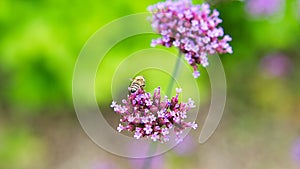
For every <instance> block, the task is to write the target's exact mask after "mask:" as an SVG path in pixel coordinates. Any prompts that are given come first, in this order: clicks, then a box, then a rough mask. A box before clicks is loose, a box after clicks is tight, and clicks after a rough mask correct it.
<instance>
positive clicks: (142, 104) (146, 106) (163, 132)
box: [111, 87, 198, 143]
mask: <svg viewBox="0 0 300 169" xmlns="http://www.w3.org/2000/svg"><path fill="white" fill-rule="evenodd" d="M176 92H177V94H176V96H175V97H172V98H171V100H169V99H168V97H167V96H166V97H165V98H161V95H160V87H158V88H156V89H155V91H154V93H153V96H151V93H148V92H145V91H144V89H139V90H137V91H136V92H135V93H132V94H130V95H128V97H127V100H125V99H123V100H122V102H123V105H118V104H117V103H116V102H115V101H113V102H112V104H111V107H112V108H113V109H114V111H115V112H116V113H118V114H120V115H121V119H120V122H121V123H120V124H119V126H118V127H117V130H118V131H119V132H121V131H123V130H127V131H130V132H133V133H134V138H136V139H140V138H143V137H147V138H151V139H152V140H153V141H160V142H162V143H164V142H167V141H169V137H170V135H169V133H170V130H171V129H173V130H174V132H175V134H176V139H177V141H179V142H180V141H181V140H182V138H181V136H180V135H181V133H182V132H183V130H184V129H186V128H188V127H191V128H193V129H196V128H197V126H198V125H197V124H196V123H195V122H185V121H184V119H186V118H187V112H188V111H189V110H190V109H191V108H194V107H195V105H194V101H193V100H192V99H189V100H188V102H187V103H182V102H179V100H178V96H179V94H180V92H181V89H177V90H176Z"/></svg>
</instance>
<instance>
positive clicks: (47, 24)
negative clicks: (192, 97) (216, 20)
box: [0, 0, 300, 169]
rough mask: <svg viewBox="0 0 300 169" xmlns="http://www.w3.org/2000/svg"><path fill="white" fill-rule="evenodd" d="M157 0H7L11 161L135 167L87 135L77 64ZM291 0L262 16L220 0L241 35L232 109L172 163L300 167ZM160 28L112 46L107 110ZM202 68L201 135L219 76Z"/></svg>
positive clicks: (11, 166) (3, 52) (3, 16)
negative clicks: (75, 94)
mask: <svg viewBox="0 0 300 169" xmlns="http://www.w3.org/2000/svg"><path fill="white" fill-rule="evenodd" d="M157 2H159V1H157V0H149V1H138V0H131V1H117V0H110V1H101V0H100V1H94V0H86V1H79V0H73V1H67V0H46V1H37V0H2V1H0V168H1V169H40V168H44V169H48V168H49V169H53V168H55V169H56V168H57V169H68V168H72V169H77V168H78V169H79V168H80V169H82V168H93V167H94V168H97V167H98V168H101V167H102V166H101V165H102V164H104V163H119V164H117V166H116V167H118V168H133V167H131V166H130V162H128V159H123V158H120V157H116V156H114V155H112V154H109V153H107V152H105V151H103V150H101V149H98V147H97V146H96V145H95V144H93V143H92V141H90V140H89V138H88V137H87V135H86V134H84V131H83V130H82V129H81V127H80V125H79V122H78V120H77V118H76V114H75V112H74V109H73V103H72V73H73V69H74V65H75V62H76V58H77V56H78V55H79V53H80V50H81V48H82V47H83V45H84V44H85V42H86V41H87V40H88V38H89V37H90V36H92V35H93V33H94V32H95V31H97V30H98V29H99V28H101V27H102V26H104V25H105V24H108V23H109V22H110V21H112V20H114V19H117V18H119V17H122V16H126V15H129V14H133V13H138V12H146V8H147V6H149V5H151V4H154V3H157ZM193 2H194V3H201V2H202V1H196V0H194V1H193ZM283 2H284V4H285V5H283V6H282V8H283V10H281V11H280V12H278V13H275V14H274V15H272V16H263V15H260V16H252V15H251V14H249V13H248V12H247V8H246V3H247V2H240V1H229V0H226V1H222V0H215V1H211V2H210V3H211V4H212V7H213V8H217V9H218V10H219V11H220V13H221V15H220V17H221V18H222V19H223V21H224V22H223V23H222V26H223V27H224V30H225V33H226V34H229V35H231V36H232V38H233V41H232V42H231V45H232V46H233V50H234V54H232V55H222V56H221V59H222V61H223V65H224V69H225V73H226V76H227V83H228V88H227V89H228V91H227V92H228V95H227V104H226V108H225V113H224V117H223V119H222V122H221V124H220V126H219V128H218V130H217V131H216V133H215V134H214V136H213V137H212V138H211V139H210V140H209V142H208V143H205V144H204V145H197V147H196V148H195V149H194V151H193V152H190V154H187V155H179V154H178V153H176V152H168V153H167V154H165V155H164V157H163V168H172V169H173V168H181V169H182V168H188V169H189V168H212V169H227V168H228V169H233V168H244V169H283V168H284V169H285V168H299V166H300V164H299V163H300V160H299V161H297V158H295V157H294V155H293V152H294V151H293V147H294V146H295V145H294V144H295V143H296V140H297V139H299V137H300V114H299V113H300V88H299V83H300V74H299V73H300V49H299V46H300V27H299V26H300V18H299V16H300V12H299V11H300V8H299V4H300V3H299V2H298V1H297V0H287V1H283ZM153 37H155V35H139V36H134V37H131V38H129V39H126V40H124V41H122V42H121V43H119V44H117V45H116V46H115V47H114V48H113V49H112V50H111V51H110V52H109V53H108V56H109V57H108V58H109V60H108V61H106V62H104V63H103V65H102V66H101V69H102V70H101V71H104V72H105V76H104V77H103V76H101V78H105V80H106V81H107V82H109V83H105V84H102V85H100V84H99V85H98V87H97V89H96V91H98V90H99V91H101V94H99V95H97V96H98V97H97V98H98V102H99V106H100V107H101V108H103V109H104V110H105V111H104V112H106V113H107V115H106V117H107V118H115V116H112V115H110V114H113V112H112V111H111V110H110V109H109V104H110V102H111V96H110V95H111V93H110V92H111V91H110V83H111V75H113V72H114V71H115V70H114V69H112V68H111V67H114V66H116V65H118V64H119V63H120V62H121V61H122V60H123V59H124V58H126V56H128V55H130V54H131V53H133V52H135V51H137V50H140V49H144V48H149V47H150V41H151V39H152V38H153ZM171 51H175V50H173V49H171ZM201 72H202V75H201V77H200V78H199V79H198V80H197V82H198V84H199V86H200V89H201V90H202V91H203V93H204V96H206V97H205V98H204V100H203V101H202V104H201V108H200V109H201V112H202V115H201V117H199V119H198V123H199V124H200V128H199V129H198V130H196V131H193V132H192V133H191V135H192V136H193V139H194V140H197V137H198V134H199V133H200V129H201V126H202V123H203V121H204V119H205V112H207V111H208V108H209V104H210V98H209V96H210V95H209V92H207V91H209V78H208V77H207V74H206V73H205V69H203V68H201ZM149 76H150V75H149ZM153 78H154V79H153V80H154V81H157V80H160V78H159V77H153ZM96 81H99V80H98V79H97V80H96ZM165 82H167V80H165V79H163V80H161V83H163V84H164V83H165ZM96 84H97V82H96ZM111 121H112V123H113V122H117V121H118V119H111ZM299 156H300V155H299ZM299 159H300V157H299ZM118 165H119V166H118ZM95 166H96V167H95ZM102 168H103V167H102Z"/></svg>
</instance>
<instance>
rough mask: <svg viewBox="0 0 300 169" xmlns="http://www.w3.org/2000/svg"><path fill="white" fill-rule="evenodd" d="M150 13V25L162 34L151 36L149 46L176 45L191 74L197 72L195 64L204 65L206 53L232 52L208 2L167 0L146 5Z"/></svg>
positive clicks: (215, 14) (196, 73) (229, 38)
mask: <svg viewBox="0 0 300 169" xmlns="http://www.w3.org/2000/svg"><path fill="white" fill-rule="evenodd" d="M148 10H149V11H150V12H151V13H152V14H153V15H152V18H151V22H152V27H153V28H154V29H155V31H156V32H158V33H159V34H160V35H161V36H162V37H160V38H158V39H154V40H152V43H151V46H153V47H154V46H156V45H163V46H165V47H172V46H175V47H177V48H178V49H179V50H180V51H181V53H184V54H185V59H186V60H187V62H188V63H189V64H190V65H191V66H192V67H193V69H194V73H193V75H194V77H195V78H197V77H198V76H200V73H199V71H198V65H202V66H203V67H206V66H207V65H208V58H207V55H208V54H211V55H212V54H222V53H233V51H232V47H231V46H230V45H229V44H228V42H229V41H231V40H232V39H231V37H230V36H229V35H225V36H224V30H223V28H222V27H220V26H219V24H220V23H221V22H222V20H221V19H220V18H219V12H218V11H217V10H213V11H211V10H210V6H209V4H206V3H204V4H202V5H193V4H192V2H191V1H190V0H178V1H172V0H167V1H166V2H160V3H158V4H155V5H152V6H149V7H148Z"/></svg>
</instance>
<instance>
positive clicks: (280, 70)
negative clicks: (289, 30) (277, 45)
mask: <svg viewBox="0 0 300 169" xmlns="http://www.w3.org/2000/svg"><path fill="white" fill-rule="evenodd" d="M261 69H262V71H263V72H264V73H266V74H267V75H268V76H270V77H286V76H288V75H289V74H290V73H291V72H292V69H293V64H292V61H291V59H290V58H289V57H288V56H286V55H285V54H283V53H271V54H268V55H266V56H265V57H263V58H262V60H261Z"/></svg>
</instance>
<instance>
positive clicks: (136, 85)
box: [128, 76, 146, 93]
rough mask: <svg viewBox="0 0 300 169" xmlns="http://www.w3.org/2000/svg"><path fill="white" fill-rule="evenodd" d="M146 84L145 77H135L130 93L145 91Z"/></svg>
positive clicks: (129, 88) (130, 86)
mask: <svg viewBox="0 0 300 169" xmlns="http://www.w3.org/2000/svg"><path fill="white" fill-rule="evenodd" d="M145 82H146V80H145V78H144V77H143V76H137V77H135V78H134V79H133V80H132V82H131V84H130V85H129V87H128V90H129V93H134V92H136V91H137V90H139V89H143V88H144V87H145Z"/></svg>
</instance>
